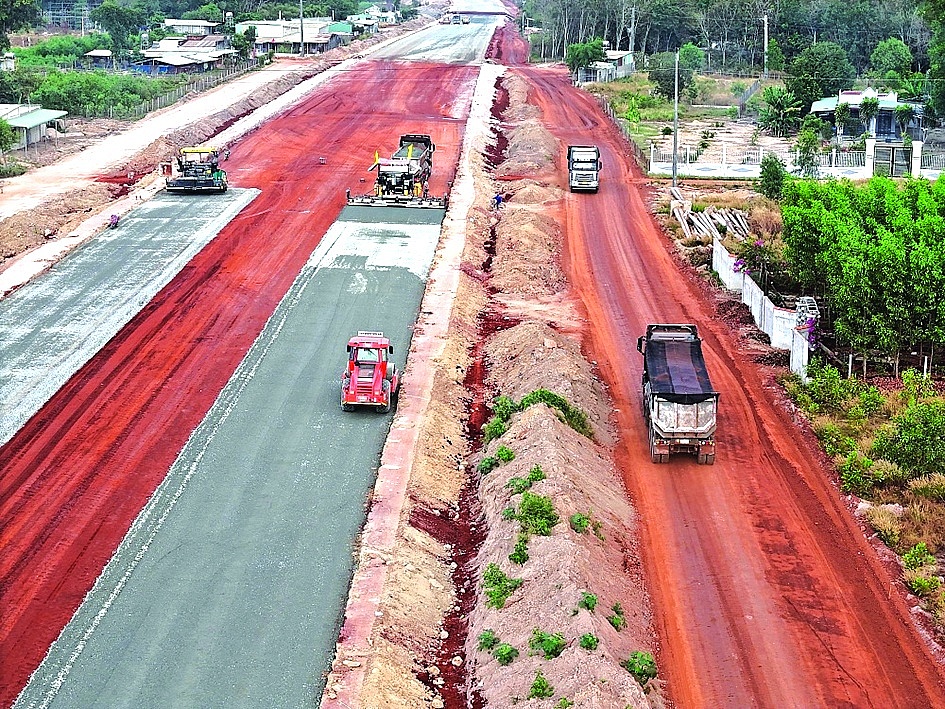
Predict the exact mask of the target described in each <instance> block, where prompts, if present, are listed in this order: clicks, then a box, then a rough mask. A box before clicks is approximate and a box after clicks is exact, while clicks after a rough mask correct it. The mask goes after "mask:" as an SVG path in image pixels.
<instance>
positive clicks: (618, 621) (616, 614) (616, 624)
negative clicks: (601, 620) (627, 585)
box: [607, 603, 627, 632]
mask: <svg viewBox="0 0 945 709" xmlns="http://www.w3.org/2000/svg"><path fill="white" fill-rule="evenodd" d="M610 610H612V611H613V614H612V615H609V616H607V622H608V623H610V624H611V625H612V626H613V628H614V630H616V631H618V632H619V631H621V630H623V629H624V628H626V627H627V619H626V618H625V617H624V615H623V607H622V606H621V605H620V604H619V603H614V605H613V606H611V608H610Z"/></svg>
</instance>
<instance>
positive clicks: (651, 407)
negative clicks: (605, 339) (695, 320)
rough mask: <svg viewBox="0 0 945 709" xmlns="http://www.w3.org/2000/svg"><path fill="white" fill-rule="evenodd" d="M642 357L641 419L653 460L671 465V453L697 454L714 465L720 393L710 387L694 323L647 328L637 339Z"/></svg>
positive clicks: (704, 461) (697, 456) (703, 461)
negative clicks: (644, 419)
mask: <svg viewBox="0 0 945 709" xmlns="http://www.w3.org/2000/svg"><path fill="white" fill-rule="evenodd" d="M637 349H638V350H639V351H640V352H641V353H642V354H643V415H644V416H645V417H646V422H647V427H648V429H649V437H650V459H651V460H652V461H653V462H654V463H667V462H669V456H670V453H694V454H695V455H696V459H697V460H698V462H699V463H701V464H703V465H711V464H712V463H714V462H715V429H716V416H717V412H718V403H719V394H718V392H717V391H715V390H714V389H713V388H712V382H711V381H710V380H709V372H708V370H707V369H706V366H705V358H704V357H703V356H702V340H701V339H700V338H699V331H698V328H697V327H696V326H695V325H648V326H647V328H646V334H645V335H642V336H641V337H640V338H639V340H637Z"/></svg>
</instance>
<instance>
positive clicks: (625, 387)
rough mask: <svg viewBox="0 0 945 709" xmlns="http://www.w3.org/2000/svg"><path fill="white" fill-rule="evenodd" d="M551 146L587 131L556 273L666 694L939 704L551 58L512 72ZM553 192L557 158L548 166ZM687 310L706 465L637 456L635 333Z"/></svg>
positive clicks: (808, 459) (830, 501)
mask: <svg viewBox="0 0 945 709" xmlns="http://www.w3.org/2000/svg"><path fill="white" fill-rule="evenodd" d="M520 71H521V72H522V74H523V75H524V76H525V77H526V79H527V80H528V81H529V83H531V84H532V85H533V87H534V91H533V99H532V100H533V101H535V102H536V103H537V104H538V105H539V106H540V107H541V110H542V111H543V114H544V123H545V124H546V126H547V127H548V129H549V130H550V131H552V133H554V134H555V136H556V137H558V138H559V140H560V141H561V144H562V146H566V145H568V144H569V143H571V144H573V143H586V142H587V141H588V136H594V140H593V142H595V143H597V144H598V145H599V146H600V148H601V151H602V160H603V165H604V169H603V172H602V178H601V189H600V192H599V194H597V195H573V194H572V195H568V196H567V197H566V199H565V201H564V205H563V210H564V214H565V216H564V223H565V224H566V232H567V236H566V243H567V247H566V254H565V259H566V270H567V272H568V276H569V278H570V280H571V283H572V285H573V287H574V288H575V290H576V291H577V294H578V295H579V297H580V298H581V300H582V302H583V304H584V307H585V308H586V311H587V321H588V323H589V324H590V330H589V332H587V333H586V335H587V339H586V343H587V345H588V349H589V351H590V354H592V355H593V357H594V358H595V359H596V360H597V361H598V362H599V363H600V367H601V371H602V374H603V376H604V378H605V380H606V381H607V382H608V384H609V385H610V387H611V393H612V395H613V397H614V402H615V406H616V408H617V420H618V426H619V430H620V432H621V437H622V440H621V444H620V447H619V450H618V456H619V459H620V462H621V466H622V468H623V474H624V478H625V481H626V484H627V486H628V488H629V490H630V492H631V496H632V498H633V501H634V503H635V504H636V506H637V509H638V511H639V513H640V519H641V520H642V522H643V532H644V539H643V541H644V545H643V546H644V549H645V550H646V551H645V557H646V562H647V563H646V567H647V572H648V579H649V583H650V587H651V594H652V598H653V602H654V610H655V613H656V616H657V624H658V628H659V632H660V635H661V642H662V656H661V658H660V670H661V674H664V676H665V678H666V679H667V680H668V688H669V693H670V695H671V696H672V698H673V699H674V700H675V701H676V702H677V704H678V706H680V707H721V706H729V707H788V706H796V707H813V706H829V707H893V706H895V707H916V708H919V707H922V708H924V709H927V708H928V707H941V706H945V680H943V673H942V667H941V665H940V664H939V662H937V661H936V660H935V659H934V658H933V656H932V653H931V651H930V650H929V649H928V646H927V645H926V643H925V642H924V641H923V639H921V638H920V637H919V634H918V633H917V631H916V628H915V627H914V626H913V624H912V622H911V621H910V618H909V613H908V609H907V608H906V605H905V603H904V601H903V599H902V596H901V592H900V591H899V590H896V589H895V588H894V587H893V586H892V583H891V579H890V577H889V575H888V574H887V573H886V572H885V571H884V569H883V568H882V566H881V565H880V563H879V561H878V559H877V557H876V554H875V553H874V551H873V550H872V549H871V548H870V546H869V544H868V543H867V542H866V541H865V539H864V537H863V535H862V533H861V531H860V530H859V529H858V527H857V525H856V524H855V523H854V522H853V521H852V518H851V515H850V514H849V511H848V510H846V509H844V506H843V504H842V502H841V501H840V498H839V495H838V493H837V490H836V489H835V488H834V487H833V486H832V485H831V484H830V483H829V482H828V479H827V475H826V473H825V471H824V469H823V466H822V464H821V463H820V462H819V459H818V456H817V454H815V453H814V452H813V450H812V447H811V446H809V445H807V444H806V443H805V441H804V440H803V439H802V437H801V436H800V435H799V434H798V431H797V427H796V426H795V424H794V423H792V421H791V420H790V417H789V416H788V415H787V414H786V412H785V411H784V410H783V409H782V408H779V407H778V406H777V405H775V404H774V403H772V399H773V396H774V394H773V388H772V387H771V386H770V384H771V383H770V382H765V381H763V380H762V378H761V376H760V375H759V373H758V370H757V366H756V365H755V364H753V363H752V362H751V361H749V359H748V358H747V357H745V355H744V354H742V353H740V352H739V350H738V347H737V345H736V344H734V343H733V336H732V334H731V332H729V331H728V330H727V328H726V326H725V325H723V324H721V323H719V322H718V321H717V320H716V318H715V314H714V313H713V312H712V308H711V307H710V306H708V305H707V303H706V299H705V297H704V296H703V295H702V294H701V293H700V290H699V288H698V287H697V286H696V285H695V283H694V282H692V281H691V280H690V279H689V278H688V277H687V276H686V275H684V274H683V273H682V272H681V270H680V268H679V267H678V266H677V264H676V263H674V261H673V259H672V257H671V256H670V255H669V253H668V250H667V243H668V242H667V241H666V239H665V237H664V236H663V235H662V234H661V233H660V231H659V229H658V228H657V226H656V225H655V223H654V221H653V218H652V217H651V215H650V214H649V213H648V210H647V207H646V203H645V183H644V180H643V176H642V174H641V173H640V171H639V170H638V168H636V167H635V166H633V167H631V164H632V161H631V159H630V158H629V155H628V151H627V148H626V145H625V143H624V141H623V139H622V137H621V136H620V134H619V132H618V131H617V130H616V129H615V128H614V127H613V126H612V125H611V124H610V123H609V122H608V121H607V119H606V118H604V117H603V116H602V115H601V113H600V111H599V110H598V108H597V106H596V105H595V103H594V101H593V99H592V98H590V97H589V96H588V95H587V94H584V93H581V92H578V91H576V90H575V89H573V88H572V87H571V85H570V82H569V81H568V77H567V74H566V73H565V72H563V71H561V70H559V69H544V68H530V69H522V70H520ZM545 177H547V178H548V179H549V180H550V181H552V182H555V183H557V184H558V185H559V186H561V187H562V188H564V189H566V188H567V184H566V169H565V168H564V166H563V161H562V160H560V159H559V169H558V171H557V174H555V175H548V176H545ZM650 322H694V323H697V324H698V325H699V328H700V331H701V332H702V333H703V335H704V337H705V340H706V342H705V344H706V356H707V361H708V366H709V371H710V374H711V375H712V381H713V383H714V385H715V387H716V388H717V389H718V390H719V391H720V392H721V404H720V406H721V411H720V420H719V453H718V460H717V462H716V464H715V465H714V466H698V465H697V464H696V463H695V460H694V459H689V458H687V457H685V456H674V457H673V459H672V460H671V462H670V464H669V465H654V464H652V463H650V460H649V453H648V448H647V436H646V430H645V427H644V422H643V417H642V415H641V413H640V394H639V382H640V372H641V365H642V362H641V359H642V358H641V357H640V356H639V355H638V354H637V353H636V351H635V343H636V339H637V337H638V336H639V335H640V334H641V333H643V332H644V329H645V326H646V324H647V323H650Z"/></svg>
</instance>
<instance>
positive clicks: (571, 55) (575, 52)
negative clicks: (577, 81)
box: [564, 39, 607, 72]
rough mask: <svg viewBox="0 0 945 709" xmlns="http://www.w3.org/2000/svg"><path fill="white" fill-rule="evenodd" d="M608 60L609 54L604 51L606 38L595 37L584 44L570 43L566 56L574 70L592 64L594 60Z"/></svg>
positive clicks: (571, 68)
mask: <svg viewBox="0 0 945 709" xmlns="http://www.w3.org/2000/svg"><path fill="white" fill-rule="evenodd" d="M606 60H607V55H606V54H605V53H604V40H602V39H593V40H591V41H590V42H585V43H583V44H581V43H577V44H569V45H568V50H567V53H566V54H565V58H564V61H565V63H566V64H567V65H568V68H569V69H570V70H571V71H572V72H574V71H577V70H578V69H581V68H583V67H587V66H590V65H591V64H593V63H594V62H602V61H606Z"/></svg>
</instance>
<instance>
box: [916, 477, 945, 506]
mask: <svg viewBox="0 0 945 709" xmlns="http://www.w3.org/2000/svg"><path fill="white" fill-rule="evenodd" d="M909 490H910V491H911V492H913V493H915V494H916V495H918V496H919V497H924V498H925V499H927V500H936V501H938V502H945V473H932V474H931V475H925V476H923V477H921V478H916V479H915V480H911V481H910V482H909Z"/></svg>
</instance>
